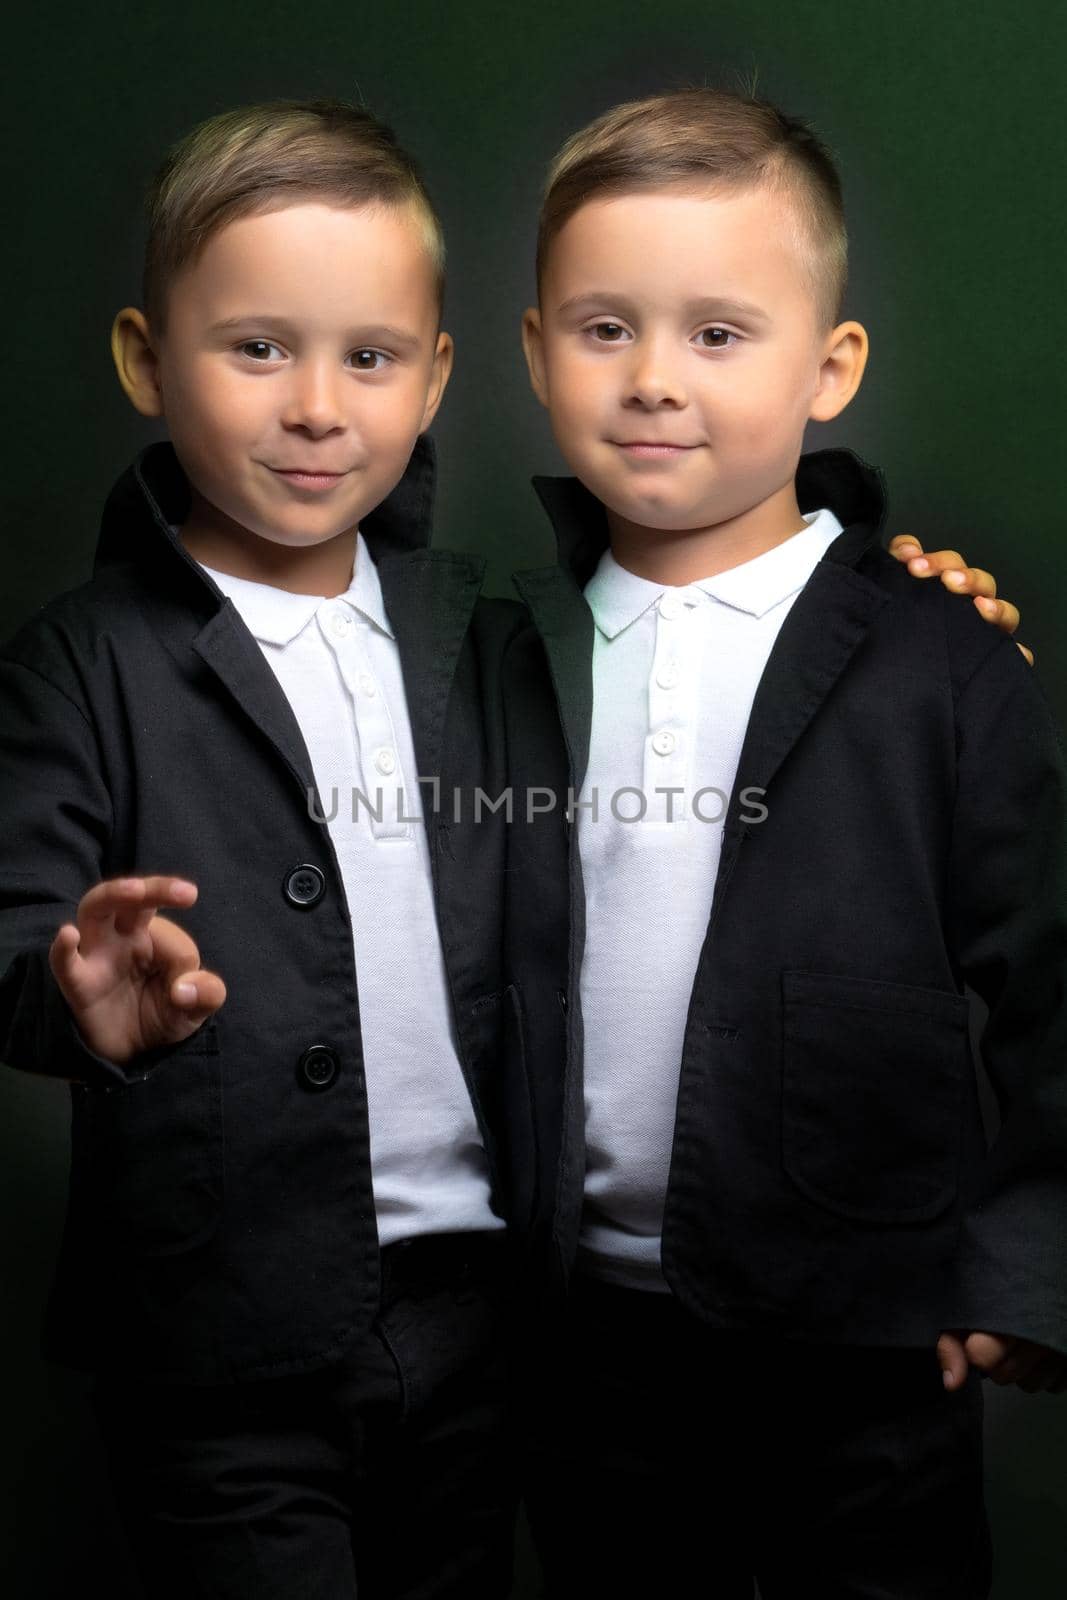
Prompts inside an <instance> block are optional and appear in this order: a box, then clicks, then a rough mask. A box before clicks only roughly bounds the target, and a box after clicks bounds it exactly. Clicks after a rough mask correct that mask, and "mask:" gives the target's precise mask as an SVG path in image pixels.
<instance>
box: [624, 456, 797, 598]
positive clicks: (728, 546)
mask: <svg viewBox="0 0 1067 1600" xmlns="http://www.w3.org/2000/svg"><path fill="white" fill-rule="evenodd" d="M607 517H608V528H609V531H610V533H611V553H612V555H613V556H614V557H615V560H616V561H617V562H618V563H619V565H620V567H625V568H626V570H627V571H628V572H633V573H636V574H637V576H638V577H639V578H648V579H650V580H651V582H653V583H663V584H670V585H672V586H674V587H678V586H682V585H684V584H687V583H697V582H699V580H700V579H701V578H714V577H715V576H716V575H717V574H718V573H720V572H729V570H730V568H731V567H739V566H741V565H742V564H743V563H744V562H746V561H752V560H754V559H755V557H756V556H761V555H763V554H764V552H765V551H767V550H773V549H774V548H775V546H776V545H780V544H784V543H785V541H786V540H787V539H791V538H792V537H793V535H794V534H796V533H799V532H800V531H801V529H802V528H803V527H804V518H803V516H802V515H801V511H800V506H799V504H798V503H797V497H796V490H795V488H794V486H793V483H792V480H790V482H789V483H788V484H785V485H783V487H782V488H781V489H779V490H777V491H776V493H774V494H772V495H770V496H769V497H768V498H767V499H766V500H761V501H760V503H759V505H756V506H752V507H751V508H750V509H749V510H747V511H742V512H740V513H739V514H738V515H737V516H735V517H727V518H725V519H724V521H722V522H713V523H709V524H708V525H707V526H706V527H699V528H645V527H642V526H641V525H640V524H639V523H636V522H629V521H627V519H626V518H625V517H620V516H618V515H617V514H616V513H615V512H614V511H612V510H611V509H610V507H609V508H608V510H607Z"/></svg>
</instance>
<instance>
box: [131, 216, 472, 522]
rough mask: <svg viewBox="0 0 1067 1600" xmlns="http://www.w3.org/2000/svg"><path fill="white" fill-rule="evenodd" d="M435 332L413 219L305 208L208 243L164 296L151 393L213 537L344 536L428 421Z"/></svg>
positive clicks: (438, 382)
mask: <svg viewBox="0 0 1067 1600" xmlns="http://www.w3.org/2000/svg"><path fill="white" fill-rule="evenodd" d="M121 315H125V313H124V314H121ZM437 320H438V310H437V301H436V296H435V285H434V272H433V266H432V263H431V260H430V257H429V254H428V251H427V248H426V244H425V242H424V236H423V234H422V232H421V230H420V227H419V223H418V220H417V218H416V217H415V216H414V215H413V213H412V212H411V210H410V209H407V208H400V207H386V206H367V207H361V208H358V209H350V208H340V207H335V206H328V205H325V204H322V203H318V202H308V203H302V204H298V205H293V206H287V207H285V208H284V209H280V210H275V211H269V212H266V213H263V214H260V215H253V216H248V217H242V218H239V219H237V220H236V221H234V222H231V223H229V224H227V225H226V226H225V227H223V228H221V229H220V230H219V232H218V233H216V234H215V235H213V237H212V238H210V239H209V241H208V243H207V245H206V246H205V248H204V250H203V251H202V253H201V255H200V256H199V257H198V258H197V260H196V261H195V262H194V263H193V264H192V265H190V266H189V267H187V268H186V269H184V270H183V271H182V272H180V273H179V274H178V275H177V277H176V278H175V279H174V281H173V283H172V284H171V286H170V289H169V292H168V297H167V326H166V332H165V334H164V335H163V336H162V337H161V338H160V339H158V340H157V341H154V343H155V352H154V353H155V358H156V364H155V371H154V381H155V385H156V387H157V388H158V400H159V404H158V410H159V411H160V412H161V413H162V414H163V415H164V416H165V417H166V420H167V425H168V431H169V433H170V436H171V440H172V442H173V444H174V448H175V451H176V453H177V455H178V458H179V460H180V461H181V463H182V466H183V468H184V469H185V471H186V474H187V476H188V477H189V480H190V483H191V485H192V486H193V490H194V493H195V494H198V495H199V496H201V497H202V499H203V501H204V502H206V503H207V505H206V511H207V514H208V516H209V518H210V520H211V521H212V523H213V524H214V526H215V530H216V534H217V533H218V530H219V528H223V529H224V528H226V527H229V528H230V530H231V533H232V535H233V537H234V539H235V540H239V538H240V537H241V536H244V537H246V531H247V532H250V533H252V534H255V535H258V536H259V538H260V539H264V540H269V541H271V542H272V543H273V544H275V545H284V546H289V547H291V548H292V550H293V551H294V553H295V552H296V551H297V550H299V549H305V548H307V547H308V546H311V545H319V544H323V543H324V542H326V541H329V540H332V539H334V538H335V537H337V536H338V535H339V534H342V533H345V532H351V531H352V530H354V529H355V527H356V525H357V524H358V522H359V520H360V518H361V517H363V516H364V515H365V514H366V513H367V512H368V511H370V510H372V509H373V507H375V506H376V505H378V504H379V503H380V502H381V501H382V500H383V499H384V498H385V496H386V495H387V494H388V493H389V491H390V490H391V489H392V488H393V487H394V485H395V484H396V483H397V482H398V480H399V479H400V477H401V475H402V473H403V471H404V467H405V465H406V463H407V460H408V458H409V456H410V454H411V451H412V448H413V447H414V443H415V439H416V437H417V436H418V434H419V433H421V432H422V431H423V430H424V429H425V428H427V427H428V426H429V423H430V421H431V419H432V417H433V415H434V412H435V411H436V409H437V405H438V402H439V400H440V397H441V393H442V391H443V388H444V384H445V382H446V381H447V377H448V371H449V367H450V362H451V340H450V339H449V338H448V335H447V334H441V335H440V336H439V335H438V333H437ZM151 359H152V358H151V352H148V353H146V356H145V363H146V364H147V365H151ZM120 375H121V368H120ZM124 381H125V380H124ZM131 398H134V402H135V404H138V405H139V408H140V409H151V404H149V405H147V406H146V405H141V403H140V400H139V399H138V398H137V397H136V396H133V395H131ZM149 401H151V396H149ZM301 473H305V474H316V475H318V476H312V477H307V476H300V475H299V474H301ZM194 510H195V506H194Z"/></svg>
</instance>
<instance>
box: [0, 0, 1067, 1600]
mask: <svg viewBox="0 0 1067 1600" xmlns="http://www.w3.org/2000/svg"><path fill="white" fill-rule="evenodd" d="M5 42H6V44H7V46H8V48H9V49H10V50H11V51H12V54H11V57H10V60H9V68H11V69H13V70H11V73H10V76H11V80H12V81H11V82H10V84H9V86H8V87H7V89H6V92H5V103H6V108H7V110H8V113H9V129H10V130H11V131H10V132H9V134H8V137H7V140H6V141H5V148H6V153H7V154H8V156H9V157H12V158H13V160H12V161H11V162H10V167H11V170H10V172H9V174H8V176H7V179H6V184H5V190H6V196H7V200H8V206H7V208H6V213H7V215H6V221H7V227H6V229H5V237H4V245H5V248H4V251H3V256H2V260H3V264H4V270H5V276H6V282H5V285H4V291H5V292H4V299H3V306H4V309H5V334H6V339H5V344H6V351H5V354H6V361H5V381H4V385H3V396H4V401H5V414H6V427H5V438H6V442H7V467H6V470H5V472H4V474H3V480H2V489H3V497H4V513H3V529H4V535H3V538H4V545H3V553H4V562H5V576H6V583H5V585H4V590H3V597H2V602H0V604H2V615H0V633H3V634H5V635H6V634H7V633H8V632H10V631H11V630H12V629H13V627H14V626H15V625H16V623H17V622H18V621H20V620H21V619H22V618H23V617H24V616H25V615H27V614H28V612H29V611H30V610H32V609H33V607H34V606H36V605H37V604H39V603H40V602H41V601H43V600H44V599H45V598H46V597H47V596H48V595H50V594H51V593H53V592H54V591H56V590H58V589H60V588H64V587H67V586H69V585H71V584H73V583H75V582H77V581H79V580H80V579H82V578H83V577H84V576H85V575H86V573H87V570H88V565H89V562H90V559H91V554H92V549H93V545H94V540H95V530H96V523H97V518H98V515H99V509H100V505H101V501H102V498H103V496H104V494H105V493H106V491H107V489H108V488H109V487H110V485H111V483H112V481H113V480H114V478H115V477H116V476H117V475H118V473H119V472H120V471H121V470H122V469H123V468H124V467H125V466H126V464H127V463H128V461H129V459H130V458H131V457H132V455H133V454H134V452H135V451H136V450H137V449H138V448H139V447H140V446H141V445H143V444H144V443H145V442H147V440H148V438H149V437H151V436H152V435H151V433H150V431H149V429H148V425H147V424H146V423H145V422H144V421H143V420H142V419H141V418H139V417H138V416H137V415H136V413H134V412H133V410H132V409H131V408H130V407H129V406H128V404H127V402H126V401H125V399H124V397H123V396H122V394H121V391H120V390H119V387H118V384H117V382H116V381H115V378H114V375H113V372H112V369H111V364H110V357H109V354H108V345H107V338H108V330H109V327H110V323H111V319H112V317H113V315H114V313H115V311H116V310H117V309H118V307H119V306H121V305H123V304H126V303H129V302H131V301H132V302H135V303H136V301H137V298H138V284H139V267H140V248H141V235H140V223H139V206H140V196H141V193H142V191H143V189H144V187H145V185H146V183H147V181H148V179H149V178H150V176H151V174H152V171H153V169H154V167H155V165H156V164H157V162H158V160H159V159H160V158H161V156H162V153H163V150H164V147H165V146H166V145H167V144H168V143H170V142H171V141H173V140H174V139H175V138H177V137H178V136H179V135H180V134H182V133H183V132H185V131H186V129H187V128H188V127H189V126H190V125H191V124H192V123H194V122H196V121H198V120H200V119H201V118H203V117H205V116H208V115H210V114H211V113H213V112H215V111H218V110H221V109H222V108H224V107H227V106H230V105H233V104H236V103H240V102H248V101H252V100H257V99H265V98H270V97H273V96H278V95H286V96H290V95H295V96H310V95H321V94H330V95H342V96H346V97H349V98H354V99H361V100H363V101H364V102H365V103H366V104H367V105H369V107H370V108H371V109H372V110H374V111H375V112H377V113H378V114H379V115H380V116H383V117H384V118H385V119H386V120H387V121H390V122H392V123H393V124H394V125H395V126H396V128H397V131H398V132H399V134H400V136H401V138H402V139H403V140H404V142H405V143H407V144H409V145H410V146H411V147H412V148H413V149H414V151H415V152H416V153H417V154H418V155H419V156H420V157H421V159H422V163H423V166H424V169H425V172H426V175H427V178H428V180H429V183H430V187H431V190H432V192H433V194H434V196H435V198H436V200H437V202H438V205H439V207H440V209H441V212H442V214H443V217H444V221H445V226H446V230H447V234H448V240H449V249H450V262H449V267H450V281H449V293H448V304H447V318H446V325H447V326H448V328H449V329H450V331H451V332H452V333H453V334H454V336H455V338H456V344H457V368H456V374H455V377H454V378H453V381H452V386H451V389H450V392H449V394H448V396H447V398H446V401H445V405H444V410H443V412H442V415H441V418H440V420H439V422H438V424H437V427H436V430H435V431H436V434H437V438H438V441H439V445H440V449H441V455H442V475H441V491H440V502H439V505H440V532H439V537H440V539H441V540H442V542H444V543H447V544H450V545H455V546H465V547H473V548H476V549H480V550H482V551H483V552H485V553H486V554H487V555H489V556H490V558H491V561H492V572H493V583H494V587H495V589H496V590H497V592H502V593H503V592H507V576H508V573H509V572H510V571H511V570H512V568H513V567H519V566H524V565H530V564H532V563H535V562H539V561H541V560H544V559H547V558H548V557H549V556H550V554H551V543H550V539H549V536H548V532H547V528H546V527H545V526H544V525H542V522H541V520H540V515H539V512H538V511H537V509H536V507H535V504H534V501H533V498H532V495H531V493H530V491H529V488H528V486H527V479H528V476H529V474H530V473H531V472H532V471H536V470H540V471H546V470H547V471H553V470H559V466H558V461H557V458H556V456H555V453H554V449H553V447H552V444H551V441H550V437H549V434H548V430H547V427H546V425H545V423H544V420H543V417H542V414H541V412H540V410H539V408H538V407H537V406H536V404H535V402H534V401H533V399H532V398H531V397H530V395H529V394H528V392H527V387H526V380H525V374H524V368H523V365H522V360H521V354H520V348H519V340H518V320H519V313H520V311H521V309H522V307H523V305H525V304H526V303H527V302H528V301H529V300H530V299H531V297H532V274H531V262H532V255H533V241H534V219H535V212H536V204H537V198H538V192H539V185H540V178H541V173H542V170H543V167H544V164H545V162H546V161H547V159H548V157H549V155H550V154H551V153H552V151H553V149H554V148H555V146H556V145H557V144H558V143H559V142H560V140H561V139H562V138H563V137H564V135H565V134H567V133H568V132H570V131H571V130H573V128H575V127H576V126H578V125H579V124H580V123H581V122H584V121H586V120H587V119H588V118H590V117H591V116H593V115H595V114H596V113H597V112H598V111H600V110H602V109H603V108H604V107H605V106H607V105H609V104H611V103H612V102H613V101H616V100H618V99H621V98H628V97H631V96H633V95H636V94H642V93H647V92H650V91H652V90H655V89H659V88H666V87H674V86H678V85H681V84H683V83H691V82H702V81H705V80H707V81H709V82H713V83H726V84H734V83H736V82H737V81H738V78H739V76H743V77H745V78H746V79H747V78H750V77H751V75H752V74H753V72H755V73H756V74H757V75H758V86H759V90H760V92H762V93H765V94H767V95H768V96H770V97H771V98H772V99H775V100H777V101H779V102H780V103H781V104H782V105H783V106H784V107H785V108H786V109H788V110H791V111H793V112H796V113H798V114H800V115H802V116H805V117H807V118H809V119H810V120H812V121H813V122H814V123H815V125H816V126H817V127H818V129H819V130H820V131H821V133H822V134H823V136H824V138H825V139H826V140H827V141H828V142H829V144H830V145H831V147H832V148H833V149H834V150H835V152H836V153H837V155H838V158H839V161H840V165H841V169H842V173H843V177H844V182H845V191H846V200H847V203H848V208H849V214H850V223H851V235H852V260H853V275H852V292H851V295H850V300H849V305H848V308H847V309H848V314H850V315H853V316H858V317H859V318H860V319H861V320H862V321H864V322H865V323H866V325H867V327H868V329H869V331H870V334H871V345H872V353H871V360H870V364H869V367H868V371H867V378H866V381H865V385H864V389H863V391H862V392H861V394H860V396H859V397H858V399H857V400H856V401H855V402H854V404H853V406H852V407H851V409H850V410H849V412H848V413H847V414H846V416H845V417H844V418H843V419H841V420H840V421H839V422H838V423H837V424H835V425H834V427H833V428H832V430H831V429H826V430H823V431H821V432H820V433H818V434H817V435H813V438H812V441H811V442H812V444H813V445H815V444H820V443H824V442H825V443H836V442H842V443H846V442H847V443H849V444H851V445H852V446H853V447H854V448H856V449H858V450H859V451H860V452H861V453H862V454H864V455H866V456H867V457H868V458H870V459H872V460H875V461H877V462H879V463H880V464H881V465H882V466H883V467H884V468H885V470H886V472H887V474H888V478H889V484H890V491H891V496H892V502H891V527H892V531H894V532H898V531H903V530H911V531H914V532H917V533H918V534H919V535H920V536H921V537H922V538H923V539H924V540H925V541H927V543H928V544H929V545H931V546H933V545H940V544H950V545H956V546H957V547H962V549H963V550H964V552H965V554H966V555H967V556H968V558H969V559H970V560H972V561H974V562H976V563H977V564H979V565H982V566H985V567H988V568H990V569H991V570H992V571H993V572H994V573H995V574H996V576H997V578H998V580H999V583H1000V587H1001V590H1002V592H1003V593H1005V594H1007V595H1008V596H1010V597H1011V598H1012V599H1014V600H1015V601H1016V602H1017V603H1018V604H1019V605H1020V606H1021V608H1022V611H1023V613H1024V622H1023V627H1022V630H1021V637H1022V638H1024V639H1025V640H1026V641H1027V642H1028V643H1030V644H1031V645H1033V646H1034V647H1035V648H1036V651H1037V656H1038V670H1039V672H1040V674H1041V677H1042V680H1043V682H1044V683H1045V686H1046V689H1047V691H1048V694H1049V696H1050V698H1051V700H1052V702H1053V705H1054V707H1055V709H1056V711H1057V714H1058V716H1059V718H1060V722H1061V725H1062V724H1063V722H1064V711H1065V709H1067V646H1065V642H1064V630H1063V629H1062V627H1061V626H1060V625H1059V620H1060V619H1059V615H1058V609H1059V605H1060V595H1061V587H1062V582H1063V577H1064V572H1065V563H1064V555H1063V551H1062V539H1063V534H1064V515H1063V510H1062V505H1063V495H1062V491H1061V477H1062V455H1063V445H1062V442H1061V427H1062V419H1063V416H1064V406H1063V403H1062V402H1063V389H1064V383H1063V370H1064V369H1063V362H1064V354H1063V352H1064V342H1065V333H1067V326H1065V320H1067V319H1065V316H1064V310H1063V298H1062V285H1061V279H1062V276H1063V270H1064V267H1063V263H1064V257H1065V244H1067V240H1065V237H1064V234H1065V230H1064V223H1063V207H1062V193H1063V174H1064V171H1065V170H1067V161H1065V157H1067V150H1065V136H1064V117H1063V105H1062V87H1061V83H1062V66H1063V60H1064V56H1065V54H1067V24H1065V22H1064V17H1063V12H1062V8H1061V7H1060V6H1059V5H1056V4H1053V3H1051V0H1048V3H1035V0H1027V4H1026V5H1025V7H1021V6H1015V7H1010V8H1009V7H1004V6H1002V5H996V6H993V5H986V4H978V5H974V4H972V5H969V6H961V5H959V4H958V3H953V0H926V3H919V0H904V3H897V4H871V3H864V4H858V5H857V4H851V5H846V4H844V3H841V0H819V3H817V0H780V3H778V4H762V5H753V4H742V3H739V0H733V3H730V4H693V3H684V0H660V3H657V4H645V5H643V6H627V5H624V4H606V3H603V0H597V3H594V0H571V3H568V4H559V3H556V0H553V3H551V4H542V5H539V6H530V7H521V8H513V7H507V6H504V7H500V6H496V5H492V6H491V5H489V4H481V3H480V4H468V5H447V4H443V3H442V4H433V3H424V4H419V5H410V4H407V5H405V4H397V3H390V4H386V5H384V6H383V7H382V8H380V9H379V8H373V9H372V8H371V7H368V6H365V5H358V4H356V5H353V4H339V3H337V0H332V3H330V4H320V5H315V4H305V5H301V6H293V5H279V4H276V3H271V0H260V3H259V4H255V5H252V4H246V5H242V6H240V7H238V8H236V9H234V10H233V11H231V13H230V14H229V15H226V16H220V15H219V14H218V12H217V9H216V7H214V6H209V5H207V4H205V3H204V0H187V3H186V4H185V5H184V6H182V7H181V8H178V7H174V8H172V10H171V11H170V12H169V13H166V12H156V13H154V14H151V13H149V12H147V11H145V10H143V9H142V8H141V7H139V6H133V5H130V6H110V7H108V6H106V5H105V6H103V7H85V8H81V7H79V8H74V7H73V6H69V7H67V8H61V9H56V8H51V9H48V8H44V7H38V8H35V9H34V11H33V15H32V17H30V18H29V19H28V20H27V19H26V18H25V17H24V18H23V21H22V23H21V25H20V33H19V36H18V37H17V38H16V37H14V36H13V35H12V34H11V32H10V30H9V31H8V32H7V34H6V39H5ZM960 603H961V604H962V603H965V602H960ZM161 709H162V708H161ZM0 1121H2V1126H3V1128H4V1134H3V1161H2V1164H0V1184H2V1191H0V1204H2V1208H3V1209H2V1215H3V1219H4V1224H3V1241H2V1255H0V1283H2V1284H3V1303H4V1307H5V1313H4V1316H3V1324H2V1341H3V1352H2V1365H0V1372H2V1382H3V1385H4V1392H3V1396H2V1414H3V1416H4V1421H5V1428H4V1434H5V1446H4V1451H3V1457H4V1460H3V1466H4V1474H5V1478H6V1480H7V1481H6V1483H5V1485H4V1488H5V1490H7V1492H5V1493H4V1494H3V1496H2V1504H3V1516H4V1518H5V1522H6V1526H5V1527H4V1528H3V1531H2V1535H0V1537H2V1544H0V1551H2V1554H0V1573H2V1572H4V1569H5V1567H6V1569H7V1570H6V1581H3V1580H2V1579H0V1582H3V1589H4V1593H5V1594H8V1595H11V1596H19V1597H22V1596H27V1597H29V1596H33V1597H34V1600H41V1597H48V1596H59V1595H67V1594H70V1593H72V1592H74V1590H75V1585H76V1584H80V1583H81V1582H83V1581H84V1580H85V1579H86V1578H89V1577H91V1576H96V1575H101V1576H102V1575H105V1574H110V1573H114V1574H117V1576H115V1577H114V1578H113V1584H114V1586H113V1589H112V1593H113V1594H114V1596H115V1600H123V1597H124V1596H126V1595H127V1594H128V1593H129V1594H132V1593H133V1590H132V1588H131V1589H129V1590H128V1589H127V1588H126V1587H125V1586H124V1585H125V1579H124V1577H123V1572H124V1565H123V1557H122V1555H121V1552H120V1551H119V1549H118V1545H117V1536H116V1532H115V1525H114V1514H113V1511H112V1508H111V1505H110V1501H109V1499H108V1495H107V1491H106V1488H105V1487H104V1485H103V1482H102V1477H101V1470H102V1469H101V1461H100V1456H99V1452H98V1449H97V1446H96V1443H95V1439H94V1437H93V1435H92V1433H91V1430H90V1427H89V1422H88V1410H87V1405H86V1400H85V1392H86V1390H85V1383H84V1381H83V1380H81V1379H80V1378H78V1377H77V1376H75V1375H72V1374H68V1373H64V1372H61V1371H58V1370H55V1369H48V1368H46V1367H44V1366H43V1365H42V1364H41V1363H40V1361H39V1360H38V1357H37V1354H36V1340H37V1329H38V1317H39V1310H40V1306H41V1303H42V1301H43V1297H44V1294H45V1291H46V1288H47V1284H48V1279H49V1275H50V1271H51V1265H52V1258H53V1253H54V1249H55V1245H56V1240H57V1235H58V1229H59V1225H60V1222H61V1216H62V1205H63V1198H64V1192H65V1172H66V1152H67V1142H66V1141H67V1133H66V1126H67V1096H66V1090H65V1088H64V1086H62V1085H58V1084H53V1083H41V1082H36V1081H34V1080H32V1079H30V1078H28V1077H25V1076H23V1075H21V1074H18V1073H12V1072H8V1073H4V1074H2V1075H0ZM989 1402H990V1403H989V1429H988V1434H989V1469H988V1478H989V1492H990V1506H991V1512H992V1516H993V1521H994V1534H995V1537H996V1541H997V1547H998V1581H997V1588H996V1591H995V1592H996V1595H997V1597H998V1600H1018V1597H1025V1600H1046V1597H1048V1600H1052V1597H1054V1596H1055V1597H1056V1600H1059V1597H1060V1596H1062V1595H1063V1593H1065V1592H1067V1551H1065V1547H1064V1538H1063V1533H1062V1528H1063V1524H1062V1523H1061V1522H1060V1521H1059V1518H1060V1517H1062V1516H1063V1515H1064V1512H1065V1511H1067V1487H1065V1484H1064V1444H1065V1442H1067V1401H1064V1400H1063V1399H1061V1400H1059V1401H1056V1400H1052V1399H1050V1398H1048V1397H1042V1398H1033V1399H1031V1398H1029V1397H1027V1396H1023V1395H1019V1394H1014V1393H1011V1394H1001V1393H999V1392H998V1391H995V1390H993V1389H992V1388H990V1391H989ZM523 1566H524V1568H525V1567H527V1566H528V1558H527V1557H525V1556H524V1560H523ZM521 1592H522V1593H523V1594H524V1595H526V1594H530V1593H532V1592H533V1587H532V1580H531V1579H530V1578H529V1575H528V1574H525V1575H524V1577H523V1580H522V1583H521Z"/></svg>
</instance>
